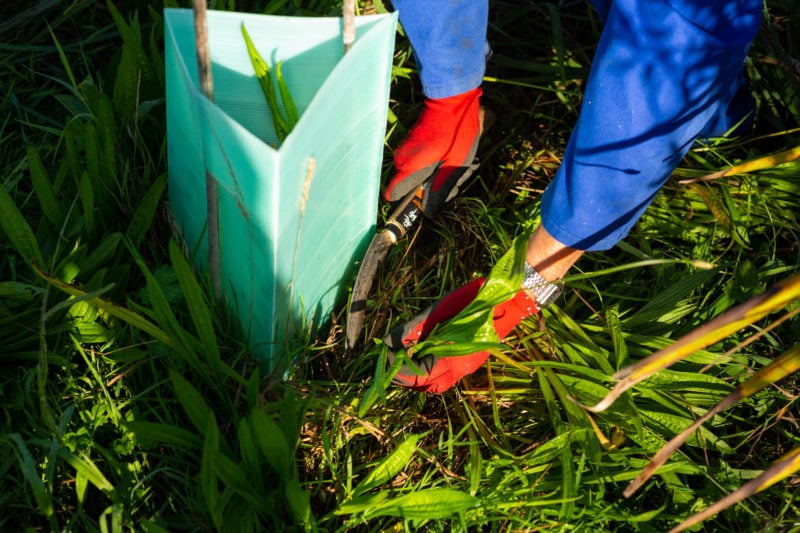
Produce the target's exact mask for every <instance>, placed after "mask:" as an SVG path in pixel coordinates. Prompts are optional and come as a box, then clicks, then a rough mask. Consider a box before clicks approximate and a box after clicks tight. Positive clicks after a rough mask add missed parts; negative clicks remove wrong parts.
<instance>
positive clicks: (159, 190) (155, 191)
mask: <svg viewBox="0 0 800 533" xmlns="http://www.w3.org/2000/svg"><path fill="white" fill-rule="evenodd" d="M167 178H168V176H167V174H162V175H160V176H159V177H158V178H156V180H155V181H154V182H153V183H152V185H150V187H149V188H148V189H147V192H146V193H145V195H144V197H143V198H142V200H141V202H140V203H139V206H138V207H137V208H136V211H135V212H134V213H133V216H132V217H131V221H130V223H129V224H128V229H127V230H126V231H125V234H126V235H127V236H128V239H130V241H131V243H132V244H133V246H134V247H136V248H138V247H139V245H141V243H142V240H144V237H145V235H147V232H148V231H150V229H151V228H152V227H153V221H154V219H155V215H156V212H157V211H158V204H159V202H160V201H161V197H162V196H163V195H164V189H165V188H166V186H167Z"/></svg>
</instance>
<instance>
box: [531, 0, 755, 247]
mask: <svg viewBox="0 0 800 533" xmlns="http://www.w3.org/2000/svg"><path fill="white" fill-rule="evenodd" d="M598 3H599V4H601V5H603V7H604V8H605V7H606V6H607V7H608V9H607V12H606V13H601V14H602V15H605V16H604V18H605V26H604V28H603V33H602V35H601V38H600V41H599V43H598V47H597V51H596V53H595V58H594V60H593V62H592V68H591V72H590V74H589V79H588V81H587V85H586V91H585V93H584V99H583V103H582V107H581V112H580V116H579V118H578V121H577V123H576V126H575V129H574V130H573V132H572V135H571V137H570V140H569V142H568V144H567V149H566V152H565V154H564V159H563V161H562V164H561V167H560V168H559V170H558V172H557V173H556V177H555V178H554V180H553V182H552V183H551V184H550V185H549V186H548V187H547V189H546V191H545V193H544V195H543V197H542V223H543V224H544V227H545V229H547V231H548V232H549V233H550V234H551V235H552V236H553V237H555V238H556V239H557V240H558V241H560V242H562V243H563V244H566V245H568V246H571V247H573V248H577V249H580V250H607V249H609V248H611V247H613V246H614V245H615V244H616V243H617V242H619V241H620V240H621V239H623V238H624V237H625V236H626V235H627V234H628V232H629V231H630V229H631V227H632V226H633V225H634V224H635V223H636V221H637V220H638V219H639V217H640V216H641V215H642V213H643V212H644V210H645V209H646V208H647V206H648V205H649V204H650V202H651V201H652V200H653V198H654V197H655V195H656V193H657V192H658V190H659V189H660V188H661V186H662V185H663V184H664V183H665V182H666V180H667V179H668V178H669V176H670V174H671V173H672V171H673V170H674V169H675V167H676V166H677V165H678V163H679V162H680V160H681V158H682V157H683V156H684V155H685V154H686V152H687V150H688V149H689V148H690V147H691V146H692V144H693V143H694V141H695V140H696V139H697V138H698V137H700V136H711V135H718V134H721V133H722V132H723V131H724V130H725V129H726V128H727V127H728V126H730V125H731V120H735V119H736V118H740V117H733V118H731V117H730V114H729V113H727V111H728V104H729V102H730V101H731V99H732V98H733V96H734V94H735V93H736V92H737V90H738V89H741V86H742V83H743V82H742V77H741V72H742V68H743V66H744V61H745V59H746V55H747V50H748V47H749V45H750V43H751V41H752V40H753V38H754V37H755V35H756V32H757V31H758V26H759V23H760V19H761V8H762V4H761V2H760V1H757V0H671V1H669V0H654V1H647V2H644V1H641V0H639V1H637V0H614V1H612V2H610V4H609V3H608V2H598ZM604 10H605V9H604ZM715 130H716V131H715Z"/></svg>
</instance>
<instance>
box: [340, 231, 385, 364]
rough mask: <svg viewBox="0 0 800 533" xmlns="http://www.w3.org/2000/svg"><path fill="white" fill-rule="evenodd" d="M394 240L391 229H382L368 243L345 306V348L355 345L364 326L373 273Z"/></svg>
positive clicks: (373, 277)
mask: <svg viewBox="0 0 800 533" xmlns="http://www.w3.org/2000/svg"><path fill="white" fill-rule="evenodd" d="M394 242H395V239H394V238H393V236H392V233H391V231H389V230H383V231H381V232H380V233H377V234H376V235H375V236H374V237H373V238H372V242H370V243H369V248H367V253H366V254H365V255H364V260H363V261H362V262H361V266H360V267H359V269H358V276H357V277H356V282H355V284H354V285H353V294H352V296H351V298H350V306H349V307H348V308H347V328H346V330H345V332H346V334H347V336H346V339H345V348H346V349H348V350H349V349H351V348H353V347H354V346H355V345H356V342H357V341H358V337H359V335H361V330H362V328H363V327H364V316H365V314H366V312H367V296H369V291H370V289H371V288H372V282H373V280H374V279H375V274H376V273H377V272H378V265H380V264H381V261H383V258H384V257H385V256H386V252H387V251H389V247H390V246H391V245H392V244H393V243H394Z"/></svg>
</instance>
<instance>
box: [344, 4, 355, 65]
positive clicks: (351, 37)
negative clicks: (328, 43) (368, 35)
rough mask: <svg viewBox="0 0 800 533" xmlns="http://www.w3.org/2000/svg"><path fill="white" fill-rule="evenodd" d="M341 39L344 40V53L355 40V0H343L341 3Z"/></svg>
mask: <svg viewBox="0 0 800 533" xmlns="http://www.w3.org/2000/svg"><path fill="white" fill-rule="evenodd" d="M342 25H343V29H342V39H343V41H344V53H345V54H346V53H347V52H348V51H349V50H350V49H351V48H352V47H353V43H355V42H356V2H355V0H344V2H343V3H342Z"/></svg>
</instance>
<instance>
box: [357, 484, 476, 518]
mask: <svg viewBox="0 0 800 533" xmlns="http://www.w3.org/2000/svg"><path fill="white" fill-rule="evenodd" d="M479 504H480V500H478V498H476V497H474V496H471V495H469V494H467V493H465V492H461V491H458V490H453V489H440V488H434V489H424V490H418V491H415V492H412V493H411V494H406V495H404V496H400V497H399V498H391V499H389V500H387V501H385V502H384V503H383V504H381V505H379V506H377V507H375V508H373V509H372V510H371V511H367V513H366V515H367V517H369V518H375V517H378V516H395V517H398V518H405V519H409V520H435V519H437V518H446V517H448V516H450V515H453V514H455V513H460V512H462V511H466V510H468V509H474V508H476V507H477V506H478V505H479Z"/></svg>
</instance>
